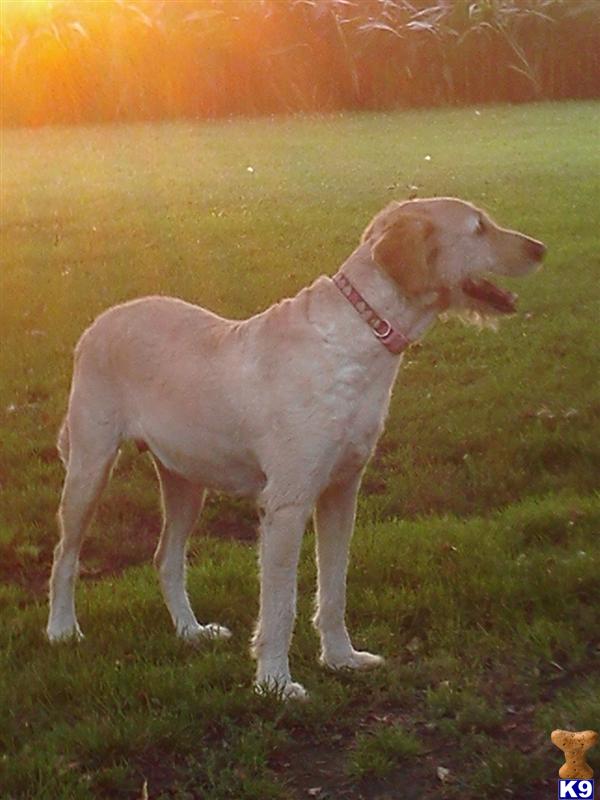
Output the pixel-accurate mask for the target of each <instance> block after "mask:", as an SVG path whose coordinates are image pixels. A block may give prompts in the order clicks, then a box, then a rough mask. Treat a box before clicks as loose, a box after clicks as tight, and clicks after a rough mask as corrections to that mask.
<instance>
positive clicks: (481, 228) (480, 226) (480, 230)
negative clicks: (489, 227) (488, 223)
mask: <svg viewBox="0 0 600 800" xmlns="http://www.w3.org/2000/svg"><path fill="white" fill-rule="evenodd" d="M475 233H476V235H477V236H481V235H482V234H484V233H485V220H484V219H483V217H479V219H478V220H477V226H476V228H475Z"/></svg>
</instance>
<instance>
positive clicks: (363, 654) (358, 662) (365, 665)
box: [321, 650, 385, 670]
mask: <svg viewBox="0 0 600 800" xmlns="http://www.w3.org/2000/svg"><path fill="white" fill-rule="evenodd" d="M321 663H322V664H323V665H324V666H326V667H329V669H334V670H338V669H360V670H367V669H374V668H375V667H379V666H381V664H383V663H385V659H384V658H383V656H377V655H375V654H374V653H368V652H367V651H366V650H352V651H351V652H350V653H347V654H345V655H343V656H338V657H333V656H322V658H321Z"/></svg>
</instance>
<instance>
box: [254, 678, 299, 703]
mask: <svg viewBox="0 0 600 800" xmlns="http://www.w3.org/2000/svg"><path fill="white" fill-rule="evenodd" d="M254 691H255V692H256V693H257V694H260V695H263V696H269V695H271V696H273V697H275V698H277V700H285V701H287V700H303V701H304V700H308V692H307V691H306V689H305V688H304V686H302V684H301V683H296V682H295V681H284V682H282V681H276V680H273V679H268V680H264V681H261V682H260V683H255V684H254Z"/></svg>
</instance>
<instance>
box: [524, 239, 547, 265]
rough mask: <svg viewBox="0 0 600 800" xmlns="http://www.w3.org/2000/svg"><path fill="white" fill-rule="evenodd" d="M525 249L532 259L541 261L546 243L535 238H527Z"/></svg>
mask: <svg viewBox="0 0 600 800" xmlns="http://www.w3.org/2000/svg"><path fill="white" fill-rule="evenodd" d="M525 250H526V252H527V256H528V257H529V258H530V259H531V260H532V261H541V260H542V258H543V257H544V255H545V254H546V245H545V244H542V242H538V241H537V239H527V241H526V242H525Z"/></svg>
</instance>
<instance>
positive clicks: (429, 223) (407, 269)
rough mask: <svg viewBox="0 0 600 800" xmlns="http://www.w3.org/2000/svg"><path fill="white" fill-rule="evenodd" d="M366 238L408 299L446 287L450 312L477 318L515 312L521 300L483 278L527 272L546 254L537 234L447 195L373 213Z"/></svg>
mask: <svg viewBox="0 0 600 800" xmlns="http://www.w3.org/2000/svg"><path fill="white" fill-rule="evenodd" d="M362 242H363V243H368V244H369V245H370V247H371V256H372V258H373V261H374V262H375V263H376V264H377V265H378V266H379V267H380V268H382V269H383V270H385V271H386V272H387V273H388V274H389V275H390V276H391V277H392V278H393V279H394V281H395V282H396V283H397V285H398V286H399V288H400V290H401V291H402V293H403V294H405V295H406V296H407V297H410V298H418V297H419V296H426V295H427V294H428V293H430V292H435V291H438V292H443V293H444V294H445V296H446V298H447V303H448V309H449V310H455V311H458V312H461V313H464V312H467V315H468V314H469V312H470V313H471V314H472V315H474V316H478V317H493V316H496V315H498V314H506V313H511V312H512V311H514V310H515V303H516V299H517V297H516V295H514V294H513V293H512V292H508V291H506V290H504V289H501V288H499V287H497V286H496V285H495V284H493V283H491V282H490V281H489V280H485V279H484V277H483V276H484V275H486V274H487V275H489V274H490V273H491V274H496V275H507V276H520V275H526V274H528V273H529V272H532V271H533V270H535V269H537V268H538V267H539V265H540V263H541V261H542V259H543V257H544V253H545V252H546V248H545V247H544V245H543V244H542V243H541V242H539V241H537V240H536V239H531V238H530V237H529V236H525V235H524V234H522V233H518V232H517V231H512V230H508V229H506V228H501V227H499V226H498V225H496V223H494V222H493V221H492V220H491V219H490V217H489V216H488V215H487V214H486V213H485V212H484V211H481V210H480V209H478V208H476V207H475V206H473V205H471V204H470V203H466V202H464V201H462V200H456V199H454V198H448V197H440V198H433V199H425V200H409V201H407V202H404V203H397V202H394V203H391V204H390V205H388V206H387V207H386V208H384V209H383V211H380V212H379V214H377V215H376V216H375V217H374V218H373V220H372V221H371V223H370V224H369V226H368V227H367V229H366V230H365V232H364V234H363V237H362Z"/></svg>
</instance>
